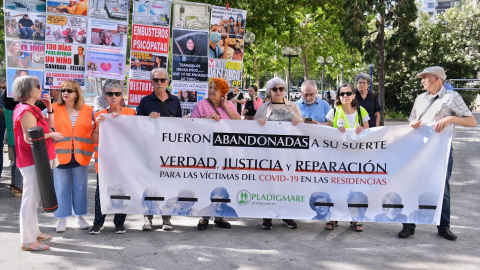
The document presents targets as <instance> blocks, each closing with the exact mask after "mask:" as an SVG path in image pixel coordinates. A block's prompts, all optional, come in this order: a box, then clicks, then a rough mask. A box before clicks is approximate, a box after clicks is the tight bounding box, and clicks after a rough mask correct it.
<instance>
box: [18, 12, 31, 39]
mask: <svg viewBox="0 0 480 270" xmlns="http://www.w3.org/2000/svg"><path fill="white" fill-rule="evenodd" d="M18 26H19V27H20V33H21V34H22V36H23V37H22V38H24V39H31V38H32V34H33V29H32V26H33V22H32V20H30V19H29V18H28V14H25V15H23V18H21V19H20V20H18Z"/></svg>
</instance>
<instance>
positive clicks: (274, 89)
mask: <svg viewBox="0 0 480 270" xmlns="http://www.w3.org/2000/svg"><path fill="white" fill-rule="evenodd" d="M272 91H273V92H277V91H280V92H283V91H285V87H278V88H277V87H272Z"/></svg>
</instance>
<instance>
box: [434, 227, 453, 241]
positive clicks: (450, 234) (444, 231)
mask: <svg viewBox="0 0 480 270" xmlns="http://www.w3.org/2000/svg"><path fill="white" fill-rule="evenodd" d="M438 234H439V235H441V236H443V237H445V238H446V239H448V240H455V239H457V235H455V234H454V233H453V232H452V231H450V229H439V230H438Z"/></svg>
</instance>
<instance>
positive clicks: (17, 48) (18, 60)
mask: <svg viewBox="0 0 480 270" xmlns="http://www.w3.org/2000/svg"><path fill="white" fill-rule="evenodd" d="M7 57H8V66H9V67H16V68H25V65H24V62H23V61H24V60H25V54H24V53H23V52H22V51H21V45H20V41H14V42H12V43H11V44H10V46H8V56H7Z"/></svg>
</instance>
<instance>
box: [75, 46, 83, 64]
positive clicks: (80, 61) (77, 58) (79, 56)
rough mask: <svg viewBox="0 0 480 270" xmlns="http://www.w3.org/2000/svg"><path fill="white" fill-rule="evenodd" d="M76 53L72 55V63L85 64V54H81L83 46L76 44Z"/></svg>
mask: <svg viewBox="0 0 480 270" xmlns="http://www.w3.org/2000/svg"><path fill="white" fill-rule="evenodd" d="M77 51H78V53H77V54H74V55H73V64H74V65H79V66H83V65H85V55H83V51H84V49H83V47H82V46H78V48H77Z"/></svg>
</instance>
